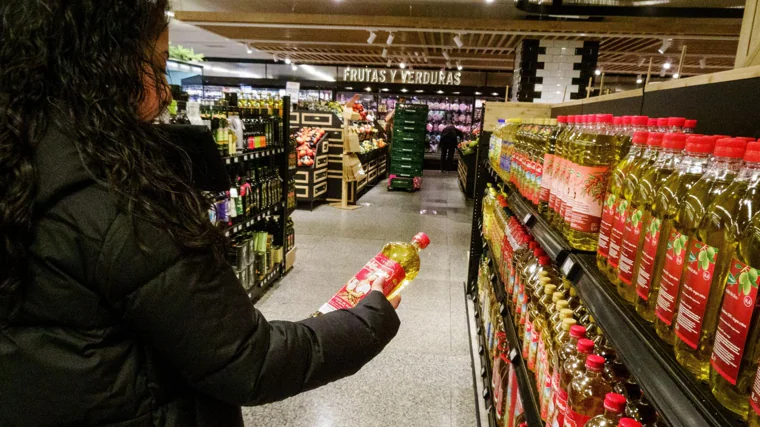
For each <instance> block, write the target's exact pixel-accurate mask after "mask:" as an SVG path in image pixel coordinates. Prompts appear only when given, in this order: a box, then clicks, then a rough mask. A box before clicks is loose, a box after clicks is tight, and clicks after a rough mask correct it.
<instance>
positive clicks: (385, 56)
mask: <svg viewBox="0 0 760 427" xmlns="http://www.w3.org/2000/svg"><path fill="white" fill-rule="evenodd" d="M380 56H382V57H383V58H387V57H388V48H385V47H384V48H383V53H382V54H381V55H380Z"/></svg>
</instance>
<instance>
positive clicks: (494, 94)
mask: <svg viewBox="0 0 760 427" xmlns="http://www.w3.org/2000/svg"><path fill="white" fill-rule="evenodd" d="M491 95H493V96H499V92H493V93H491Z"/></svg>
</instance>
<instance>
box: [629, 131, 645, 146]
mask: <svg viewBox="0 0 760 427" xmlns="http://www.w3.org/2000/svg"><path fill="white" fill-rule="evenodd" d="M648 138H649V132H647V131H645V130H644V131H641V130H640V131H638V132H634V133H633V143H634V144H635V145H644V144H646V143H647V139H648Z"/></svg>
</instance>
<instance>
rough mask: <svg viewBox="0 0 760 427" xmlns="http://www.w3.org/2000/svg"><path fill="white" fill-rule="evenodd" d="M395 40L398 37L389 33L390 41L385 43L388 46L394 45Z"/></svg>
mask: <svg viewBox="0 0 760 427" xmlns="http://www.w3.org/2000/svg"><path fill="white" fill-rule="evenodd" d="M394 38H396V36H394V35H393V33H388V40H386V41H385V44H387V45H388V46H390V45H392V44H393V39H394Z"/></svg>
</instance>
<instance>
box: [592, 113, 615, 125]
mask: <svg viewBox="0 0 760 427" xmlns="http://www.w3.org/2000/svg"><path fill="white" fill-rule="evenodd" d="M594 120H595V123H612V114H597V115H596V117H594Z"/></svg>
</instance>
